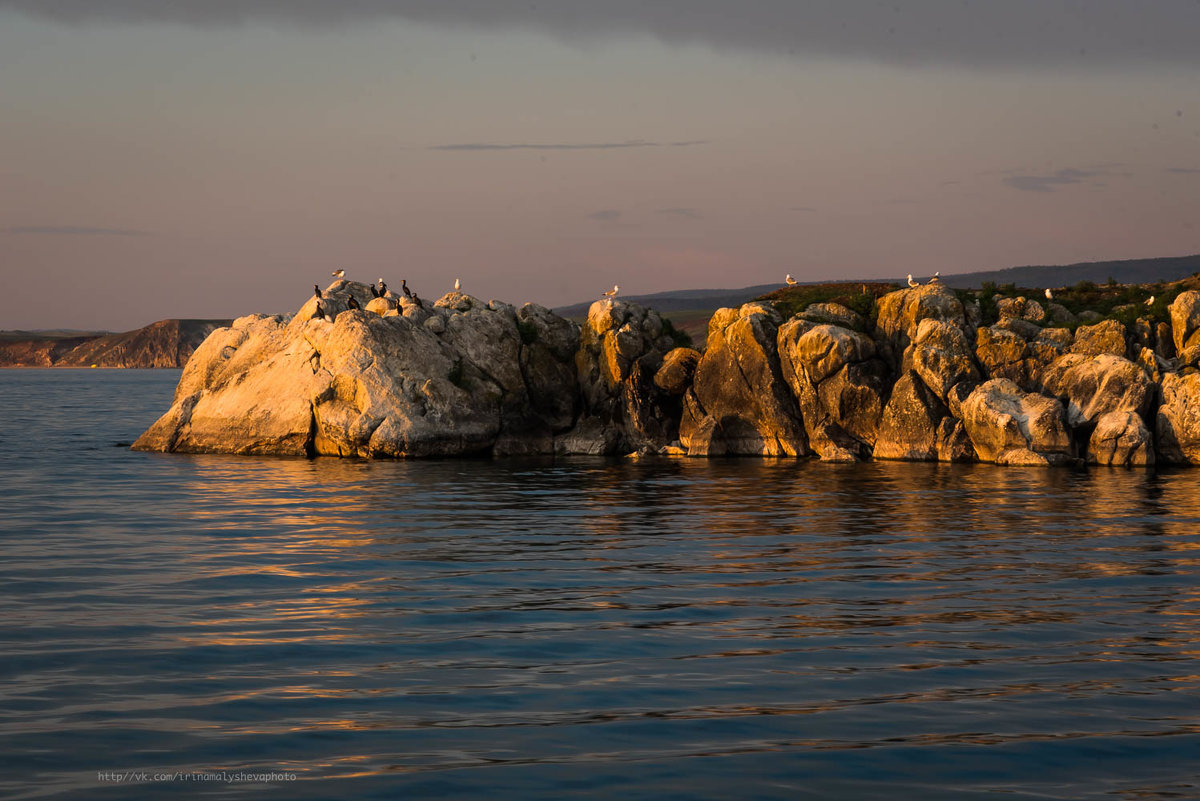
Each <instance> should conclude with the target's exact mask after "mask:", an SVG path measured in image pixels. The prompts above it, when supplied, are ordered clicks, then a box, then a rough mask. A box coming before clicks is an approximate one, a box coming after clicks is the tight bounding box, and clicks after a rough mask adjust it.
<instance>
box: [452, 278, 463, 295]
mask: <svg viewBox="0 0 1200 801" xmlns="http://www.w3.org/2000/svg"><path fill="white" fill-rule="evenodd" d="M460 289H462V282H461V281H459V280H458V279H457V278H455V279H454V291H455V292H458V291H459V290H460Z"/></svg>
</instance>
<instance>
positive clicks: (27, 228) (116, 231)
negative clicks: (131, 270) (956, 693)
mask: <svg viewBox="0 0 1200 801" xmlns="http://www.w3.org/2000/svg"><path fill="white" fill-rule="evenodd" d="M0 232H3V233H6V234H32V235H37V236H150V232H149V231H137V230H133V229H129V228H89V227H87V226H82V225H20V226H15V227H13V228H0Z"/></svg>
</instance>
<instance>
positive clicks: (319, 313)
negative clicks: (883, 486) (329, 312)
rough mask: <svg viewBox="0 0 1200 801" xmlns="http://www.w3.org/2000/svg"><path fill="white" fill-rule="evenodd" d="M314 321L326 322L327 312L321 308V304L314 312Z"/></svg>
mask: <svg viewBox="0 0 1200 801" xmlns="http://www.w3.org/2000/svg"><path fill="white" fill-rule="evenodd" d="M318 297H320V296H319V295H318ZM312 319H314V320H324V319H325V310H324V309H322V308H321V304H320V303H318V304H317V308H316V310H315V311H314V312H313V316H312Z"/></svg>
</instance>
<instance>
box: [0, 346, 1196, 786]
mask: <svg viewBox="0 0 1200 801" xmlns="http://www.w3.org/2000/svg"><path fill="white" fill-rule="evenodd" d="M178 376H179V372H178V371H176V370H171V371H98V370H91V371H87V370H79V371H72V370H6V371H0V532H2V533H0V797H5V798H18V799H25V798H54V799H64V798H70V799H144V798H173V797H184V796H185V795H186V796H188V797H192V796H197V795H199V796H203V797H213V798H278V799H293V798H299V799H309V798H322V799H325V798H328V799H358V798H371V799H375V798H378V799H392V798H403V799H414V798H464V799H476V798H479V799H482V798H500V799H560V798H596V799H609V798H619V799H656V801H657V800H658V799H708V798H712V799H740V798H755V799H773V798H778V799H806V798H847V799H875V798H879V799H884V798H886V799H897V798H919V799H974V798H993V797H995V798H1037V799H1091V798H1104V799H1156V798H1164V799H1165V798H1198V797H1200V660H1198V657H1200V470H1196V471H1184V470H1177V471H1165V470H1160V471H1158V472H1146V471H1126V470H1110V469H1092V470H1086V471H1084V470H1069V469H1057V470H1037V469H1017V468H1011V469H1003V468H994V467H988V466H945V465H941V466H938V465H925V464H916V465H906V464H864V465H852V466H845V465H828V464H820V463H816V462H809V461H793V460H779V461H775V460H765V461H760V460H755V459H740V460H713V461H700V460H694V461H687V460H683V461H668V460H661V461H657V460H656V461H641V462H634V461H626V460H598V459H597V460H592V459H572V460H559V461H557V462H553V461H512V460H496V461H492V460H462V461H420V462H360V461H339V460H334V459H321V460H316V461H304V460H286V459H260V458H239V457H224V456H180V455H160V454H143V453H133V452H131V451H130V450H129V449H128V447H126V446H127V445H128V443H130V442H131V441H132V440H133V439H134V438H135V437H136V436H137V435H138V434H139V433H140V432H141V431H142V430H143V429H145V428H146V427H147V426H148V425H149V424H150V423H151V422H152V421H153V420H154V419H155V418H156V417H157V416H158V415H159V414H161V413H162V412H163V411H165V410H166V408H167V406H168V405H169V401H170V397H171V394H172V392H173V390H174V386H175V382H176V381H177V380H178ZM261 774H268V776H267V778H268V779H271V778H272V777H271V776H270V775H269V774H275V776H274V777H273V778H274V780H268V781H261V780H258V779H260V778H261ZM293 777H294V778H293Z"/></svg>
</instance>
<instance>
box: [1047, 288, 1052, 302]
mask: <svg viewBox="0 0 1200 801" xmlns="http://www.w3.org/2000/svg"><path fill="white" fill-rule="evenodd" d="M1046 300H1054V293H1053V292H1051V291H1050V288H1049V287H1047V288H1046Z"/></svg>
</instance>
